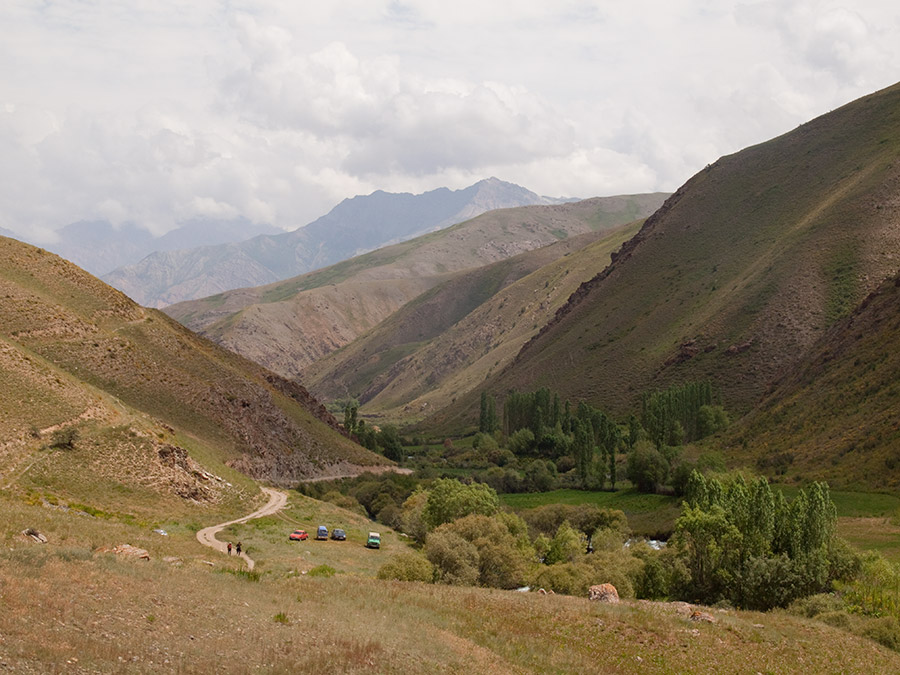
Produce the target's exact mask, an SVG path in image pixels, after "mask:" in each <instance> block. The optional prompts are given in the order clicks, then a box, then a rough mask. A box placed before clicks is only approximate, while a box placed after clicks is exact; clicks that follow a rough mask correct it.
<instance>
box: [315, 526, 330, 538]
mask: <svg viewBox="0 0 900 675" xmlns="http://www.w3.org/2000/svg"><path fill="white" fill-rule="evenodd" d="M316 539H328V528H327V527H325V526H324V525H319V529H318V530H316Z"/></svg>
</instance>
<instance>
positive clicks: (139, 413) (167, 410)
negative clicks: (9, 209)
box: [0, 238, 384, 513]
mask: <svg viewBox="0 0 900 675" xmlns="http://www.w3.org/2000/svg"><path fill="white" fill-rule="evenodd" d="M0 316H2V318H3V321H2V324H0V370H2V373H3V376H2V378H0V411H2V414H0V448H2V453H0V475H2V478H0V484H2V486H3V487H4V488H5V489H8V490H13V491H15V492H17V493H18V494H22V495H29V494H30V495H32V496H33V497H34V498H41V499H44V498H53V499H54V500H63V501H64V502H71V501H77V502H79V503H85V504H88V505H89V506H91V507H92V508H96V509H100V510H103V511H107V510H108V511H119V510H122V509H123V508H125V509H126V510H129V511H130V512H131V513H134V512H136V511H147V512H153V513H158V512H159V510H160V509H161V508H162V507H163V505H168V506H166V507H165V508H176V507H177V508H179V509H180V508H182V507H185V505H191V504H203V505H207V506H208V505H214V504H218V503H220V502H221V503H225V502H228V501H229V500H233V499H238V500H240V499H241V494H240V493H242V492H244V491H246V490H249V491H250V494H252V493H254V492H255V491H256V488H255V487H254V486H253V484H252V483H251V482H250V481H248V480H247V479H246V478H245V477H243V476H242V475H241V473H238V471H240V472H243V473H244V474H247V475H250V476H253V477H257V478H265V479H267V480H271V481H274V482H293V481H296V480H297V479H299V478H302V477H309V476H316V475H320V474H322V473H329V472H331V471H332V470H333V469H334V468H335V467H338V466H344V465H348V464H373V463H378V462H383V461H384V460H382V459H380V458H378V457H376V456H375V455H372V454H371V453H369V452H368V451H366V450H365V449H363V448H361V447H360V446H358V445H356V444H355V443H353V442H351V441H350V440H349V439H347V438H346V437H344V436H343V435H342V434H341V433H339V431H338V427H337V423H336V422H335V420H334V419H333V418H331V416H330V415H328V414H327V413H326V412H325V411H324V409H323V408H321V406H320V405H319V404H318V403H317V402H316V401H315V400H314V399H313V398H312V397H311V396H310V395H309V394H308V393H307V392H306V391H305V390H304V389H303V388H302V387H300V386H298V385H296V384H294V383H290V382H287V381H285V380H283V379H281V378H279V377H277V376H276V375H274V374H273V373H271V372H268V371H266V370H264V369H263V368H261V367H260V366H257V365H256V364H253V363H251V362H249V361H247V360H245V359H243V358H241V357H239V356H237V355H235V354H232V353H230V352H228V351H226V350H224V349H222V348H220V347H218V346H216V345H214V344H212V343H210V342H208V341H206V340H204V339H202V338H199V337H198V336H196V335H194V334H193V333H190V332H189V331H187V330H186V329H185V328H183V327H182V326H181V325H179V324H177V323H175V322H174V321H172V320H171V319H169V318H168V317H166V316H165V315H163V314H161V313H159V312H156V311H154V310H147V309H143V308H141V307H138V306H137V305H135V304H134V303H133V302H132V301H130V300H129V299H128V298H126V297H125V296H124V295H123V294H122V293H120V292H118V291H116V290H114V289H112V288H110V287H109V286H107V285H105V284H103V283H102V282H100V281H99V280H97V279H96V278H94V277H92V276H90V275H89V274H87V273H86V272H84V271H82V270H80V269H78V268H77V267H75V266H74V265H72V264H71V263H68V262H66V261H64V260H62V259H60V258H59V257H57V256H55V255H53V254H50V253H47V252H45V251H43V250H41V249H37V248H34V247H31V246H28V245H26V244H22V243H20V242H18V241H15V240H12V239H6V238H0ZM85 500H89V501H85ZM123 504H127V506H124V507H123ZM232 506H233V505H232Z"/></svg>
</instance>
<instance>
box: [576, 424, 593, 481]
mask: <svg viewBox="0 0 900 675" xmlns="http://www.w3.org/2000/svg"><path fill="white" fill-rule="evenodd" d="M589 424H590V423H589V422H585V421H584V420H581V419H577V420H575V439H574V440H573V441H572V453H573V454H574V456H575V472H576V473H577V474H578V480H579V481H580V482H581V485H582V486H586V485H587V482H588V478H589V476H590V471H591V465H592V464H593V462H592V460H593V459H594V442H593V434H592V433H591V430H590V426H589Z"/></svg>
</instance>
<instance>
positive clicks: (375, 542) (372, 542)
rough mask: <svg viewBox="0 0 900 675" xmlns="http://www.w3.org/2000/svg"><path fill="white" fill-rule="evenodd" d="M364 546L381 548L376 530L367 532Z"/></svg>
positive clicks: (379, 536) (379, 537)
mask: <svg viewBox="0 0 900 675" xmlns="http://www.w3.org/2000/svg"><path fill="white" fill-rule="evenodd" d="M366 548H381V535H380V534H378V533H377V532H369V538H368V539H366Z"/></svg>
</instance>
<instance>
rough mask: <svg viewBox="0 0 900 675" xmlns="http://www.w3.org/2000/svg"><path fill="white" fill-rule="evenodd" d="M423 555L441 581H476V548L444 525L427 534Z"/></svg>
mask: <svg viewBox="0 0 900 675" xmlns="http://www.w3.org/2000/svg"><path fill="white" fill-rule="evenodd" d="M425 555H426V557H427V558H428V560H429V561H430V562H431V564H432V565H434V568H435V576H436V578H437V581H440V582H441V583H444V584H450V585H452V586H474V585H475V583H476V582H477V581H478V549H476V548H475V546H474V545H473V544H472V543H471V542H468V541H466V540H465V539H463V538H462V537H461V536H459V535H458V534H456V533H455V532H453V531H451V530H449V529H448V527H446V526H444V527H439V528H438V529H436V530H435V531H434V532H431V533H430V534H429V535H428V539H427V540H426V542H425Z"/></svg>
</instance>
